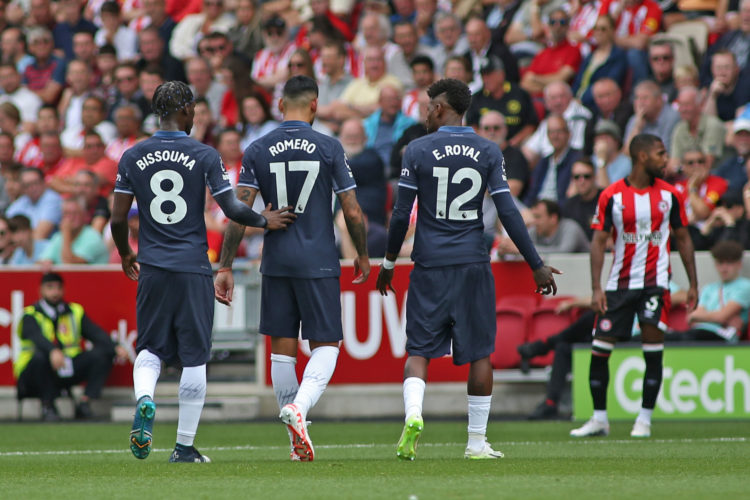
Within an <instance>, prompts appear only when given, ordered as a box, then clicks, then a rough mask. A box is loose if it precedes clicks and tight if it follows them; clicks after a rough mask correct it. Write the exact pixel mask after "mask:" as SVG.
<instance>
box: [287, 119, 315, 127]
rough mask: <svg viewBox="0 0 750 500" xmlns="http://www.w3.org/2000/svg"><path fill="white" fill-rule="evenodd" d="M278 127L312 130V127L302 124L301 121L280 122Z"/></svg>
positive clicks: (305, 123)
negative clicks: (307, 128)
mask: <svg viewBox="0 0 750 500" xmlns="http://www.w3.org/2000/svg"><path fill="white" fill-rule="evenodd" d="M279 127H284V128H298V127H311V128H312V125H310V124H309V123H307V122H303V121H302V120H286V121H284V122H281V125H279Z"/></svg>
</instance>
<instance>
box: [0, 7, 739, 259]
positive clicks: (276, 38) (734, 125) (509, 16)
mask: <svg viewBox="0 0 750 500" xmlns="http://www.w3.org/2000/svg"><path fill="white" fill-rule="evenodd" d="M0 6H2V9H0V172H1V173H2V176H0V213H2V214H3V216H2V217H0V263H4V264H33V263H41V264H42V265H49V264H57V263H65V264H70V263H106V262H116V261H117V253H116V252H112V245H111V237H110V236H109V234H108V231H109V230H108V225H107V220H108V218H109V203H108V199H109V198H110V197H111V192H112V188H113V183H114V178H115V175H116V171H117V162H118V161H119V159H120V157H121V156H122V154H123V152H124V151H125V150H126V149H128V148H129V147H131V146H132V145H133V144H135V143H136V142H138V141H140V140H142V139H143V138H144V137H147V136H148V135H149V134H151V133H153V132H154V130H155V129H156V126H157V120H156V117H155V115H154V114H153V112H152V110H151V108H150V100H151V98H152V96H153V94H154V91H155V89H156V87H157V86H158V85H159V84H161V83H162V82H164V81H167V80H173V79H178V80H184V81H187V82H188V83H189V84H190V86H191V88H192V89H193V92H194V93H195V95H196V98H197V101H196V109H195V125H194V127H193V130H192V132H191V135H192V136H193V137H195V138H196V139H197V140H200V141H202V142H204V143H206V144H210V145H212V146H214V147H216V148H217V149H218V150H219V152H220V153H221V155H222V157H223V159H224V163H225V165H226V167H227V169H228V170H229V172H230V175H231V176H232V179H233V181H235V182H236V178H237V175H238V172H239V168H240V164H241V154H242V150H243V149H244V148H245V147H247V145H249V144H250V143H252V142H253V141H254V140H256V139H257V138H259V137H261V136H263V135H264V134H266V133H268V131H270V130H273V129H274V128H275V127H276V126H277V125H278V124H279V122H280V120H281V116H280V114H279V111H278V107H277V105H276V101H277V99H278V97H279V95H280V89H281V87H282V85H283V83H284V82H285V81H286V79H287V78H288V77H289V76H293V75H300V74H302V75H308V76H311V77H314V78H316V79H317V81H318V83H319V86H320V97H319V103H318V110H317V111H318V112H317V115H318V119H317V121H316V123H315V125H314V127H315V128H316V129H317V130H319V131H321V132H324V133H326V134H331V135H336V136H338V137H339V138H340V140H341V142H342V144H343V145H344V148H345V150H346V152H347V155H348V156H349V160H350V164H351V167H352V171H353V174H354V176H355V178H356V181H357V184H358V186H359V188H358V189H359V190H358V196H359V198H360V202H361V204H362V207H363V209H364V211H365V212H366V215H367V217H368V225H369V229H368V232H369V237H370V239H371V244H370V255H371V256H372V257H379V256H382V255H383V252H384V247H385V245H384V243H383V242H384V237H385V236H384V235H385V228H386V227H387V222H388V216H389V212H390V209H391V207H392V205H393V200H394V197H395V196H396V195H397V188H396V180H397V178H398V176H399V174H400V171H401V164H400V162H401V152H402V150H403V148H404V147H405V145H406V144H408V142H409V141H410V140H412V139H414V138H417V137H420V136H422V135H424V134H426V133H427V132H426V129H425V127H424V125H423V119H424V117H425V114H426V106H427V97H426V89H427V88H428V87H429V85H430V84H431V83H433V82H434V81H435V80H436V79H438V78H441V77H450V78H457V79H460V80H463V81H464V82H466V83H467V84H468V85H469V87H470V89H471V90H472V92H473V93H474V94H473V99H472V105H471V107H470V109H469V111H468V113H467V115H466V121H467V125H470V126H472V127H475V129H476V130H477V132H478V133H479V134H481V135H482V136H484V137H486V138H488V139H490V140H492V141H493V142H496V143H497V144H498V147H499V148H501V149H502V151H503V152H504V155H505V160H506V171H507V177H508V183H509V185H510V188H511V192H512V194H513V195H514V196H515V198H516V200H517V203H518V206H519V208H521V209H522V213H523V215H524V217H525V220H526V221H527V223H528V225H529V227H530V232H531V234H532V236H533V238H534V241H535V243H536V244H537V245H538V246H539V248H540V250H542V251H543V252H555V251H562V252H579V251H580V252H585V251H587V249H588V240H589V239H590V236H591V230H590V228H589V224H588V221H589V220H590V218H591V216H592V214H593V211H594V209H595V206H596V200H597V198H598V194H599V192H601V189H603V188H604V187H606V186H607V185H609V184H610V183H612V182H615V181H617V180H619V179H622V178H624V177H625V176H627V174H628V173H629V171H630V158H629V154H628V146H629V143H630V141H631V139H632V138H633V137H634V136H635V135H636V134H639V133H644V132H647V133H653V134H656V135H658V136H659V137H661V138H662V140H663V141H664V143H665V145H666V147H667V149H668V151H669V153H670V162H669V166H668V172H667V178H668V180H669V181H670V182H673V183H674V184H675V185H676V186H677V187H678V189H679V190H680V191H681V193H683V196H684V203H685V205H686V209H687V213H688V217H689V220H690V224H691V226H690V229H691V234H692V236H693V239H694V242H695V245H696V248H697V249H708V248H710V247H711V246H712V245H713V244H714V243H716V242H717V241H720V240H722V239H735V240H738V241H740V242H741V243H742V244H743V246H744V247H745V248H750V222H748V219H747V217H746V214H747V212H748V210H750V183H748V178H749V173H750V168H749V167H748V160H749V159H750V110H747V111H746V110H745V106H746V104H747V102H748V101H750V64H748V61H749V60H750V0H741V1H739V2H738V1H737V0H693V1H689V0H662V1H660V2H657V1H655V0H575V1H571V2H566V1H563V0H484V1H479V0H390V1H386V0H265V1H263V0H262V1H260V2H257V1H256V0H188V1H183V2H178V1H176V0H118V1H112V0H107V1H102V0H90V1H88V2H86V1H83V0H59V1H55V2H52V1H51V0H17V1H13V2H7V3H6V2H5V1H2V2H0ZM258 203H259V206H262V205H261V204H262V201H260V200H258ZM132 214H133V216H132V217H131V218H132V219H133V223H132V224H131V233H132V237H133V239H134V243H133V244H135V242H136V241H137V230H138V229H137V227H138V217H137V209H134V210H133V211H132ZM206 223H207V228H208V232H209V242H210V247H211V249H210V255H211V256H212V257H213V258H214V259H215V258H216V257H217V256H218V250H219V248H220V242H221V236H222V233H223V229H224V225H225V224H226V221H225V220H224V219H223V216H222V214H221V212H220V210H218V209H217V207H216V205H215V204H214V203H213V202H212V200H210V199H209V200H208V201H207V205H206ZM341 228H342V230H340V231H338V232H339V233H340V235H341V253H342V256H348V255H349V254H350V253H351V251H352V250H351V244H350V242H348V241H347V237H346V231H345V230H343V226H342V227H341ZM485 233H486V236H487V244H488V249H490V251H491V252H492V255H493V256H494V257H497V258H513V257H512V254H514V253H516V250H515V248H514V247H513V245H512V242H510V241H509V239H508V238H507V237H506V236H505V235H504V233H503V231H502V228H501V227H499V226H498V222H497V218H496V217H495V216H494V213H493V211H492V204H491V203H488V204H487V213H486V214H485ZM259 247H260V240H259V235H258V234H257V233H252V234H251V232H248V235H247V237H246V241H245V245H244V249H243V251H244V255H245V256H247V257H249V258H254V257H257V256H258V251H259ZM404 248H405V250H404V252H405V253H404V255H408V245H405V246H404Z"/></svg>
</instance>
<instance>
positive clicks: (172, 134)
mask: <svg viewBox="0 0 750 500" xmlns="http://www.w3.org/2000/svg"><path fill="white" fill-rule="evenodd" d="M187 136H188V135H187V134H186V133H185V131H183V130H157V131H156V132H155V133H154V137H169V138H172V139H174V138H177V137H187Z"/></svg>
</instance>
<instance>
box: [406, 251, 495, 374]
mask: <svg viewBox="0 0 750 500" xmlns="http://www.w3.org/2000/svg"><path fill="white" fill-rule="evenodd" d="M495 330H496V325H495V279H494V277H493V276H492V270H491V268H490V264H489V263H486V262H483V263H473V264H460V265H455V266H442V267H422V266H419V265H415V266H414V269H413V270H412V272H411V275H410V277H409V295H408V298H407V304H406V351H407V352H408V353H409V355H411V356H423V357H425V358H428V359H434V358H439V357H441V356H444V355H446V354H448V353H450V352H451V344H452V345H453V363H454V364H456V365H463V364H466V363H470V362H472V361H477V360H479V359H482V358H485V357H487V356H489V355H490V354H492V352H493V351H494V350H495Z"/></svg>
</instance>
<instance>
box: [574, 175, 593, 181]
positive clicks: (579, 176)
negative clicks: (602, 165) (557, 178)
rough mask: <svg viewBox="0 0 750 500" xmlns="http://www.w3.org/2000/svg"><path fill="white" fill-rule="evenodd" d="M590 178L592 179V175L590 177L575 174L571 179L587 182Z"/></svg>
mask: <svg viewBox="0 0 750 500" xmlns="http://www.w3.org/2000/svg"><path fill="white" fill-rule="evenodd" d="M592 177H593V175H592V174H575V175H574V176H573V179H575V180H578V179H586V180H589V179H591V178H592Z"/></svg>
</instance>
